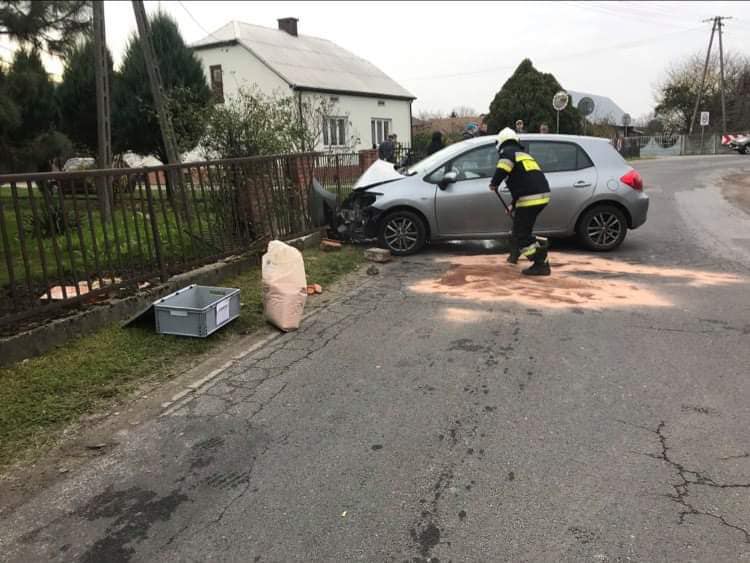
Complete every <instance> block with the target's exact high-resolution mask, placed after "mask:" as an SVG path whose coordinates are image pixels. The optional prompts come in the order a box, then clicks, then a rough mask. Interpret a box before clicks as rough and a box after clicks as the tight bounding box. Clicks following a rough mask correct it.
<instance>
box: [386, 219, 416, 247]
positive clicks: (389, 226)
mask: <svg viewBox="0 0 750 563" xmlns="http://www.w3.org/2000/svg"><path fill="white" fill-rule="evenodd" d="M418 241H419V229H418V228H417V225H416V224H415V223H414V221H412V220H411V219H409V218H408V217H404V216H397V217H394V218H393V219H391V220H389V221H387V222H386V224H385V242H386V244H387V245H388V248H390V249H391V250H394V251H396V252H399V253H405V252H410V251H411V250H413V249H414V247H416V245H417V242H418Z"/></svg>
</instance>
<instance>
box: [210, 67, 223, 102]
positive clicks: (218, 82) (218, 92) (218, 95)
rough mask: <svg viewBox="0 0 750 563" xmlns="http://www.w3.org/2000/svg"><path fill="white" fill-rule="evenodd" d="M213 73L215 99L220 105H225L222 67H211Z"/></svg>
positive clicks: (212, 86) (212, 87)
mask: <svg viewBox="0 0 750 563" xmlns="http://www.w3.org/2000/svg"><path fill="white" fill-rule="evenodd" d="M209 71H210V73H211V91H212V92H213V93H214V98H215V99H216V101H217V102H218V103H220V104H223V103H224V79H223V76H222V72H221V65H211V67H210V68H209Z"/></svg>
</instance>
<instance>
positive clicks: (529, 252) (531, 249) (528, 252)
mask: <svg viewBox="0 0 750 563" xmlns="http://www.w3.org/2000/svg"><path fill="white" fill-rule="evenodd" d="M538 248H539V244H538V243H536V242H535V243H533V244H530V245H529V246H526V247H524V248H522V249H521V256H523V257H524V258H528V257H529V256H533V255H534V254H536V251H537V249H538Z"/></svg>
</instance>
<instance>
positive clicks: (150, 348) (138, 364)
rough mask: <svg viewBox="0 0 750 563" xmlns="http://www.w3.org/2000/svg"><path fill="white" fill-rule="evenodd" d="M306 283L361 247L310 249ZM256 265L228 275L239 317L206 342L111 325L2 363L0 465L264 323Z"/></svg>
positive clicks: (335, 274)
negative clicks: (236, 292)
mask: <svg viewBox="0 0 750 563" xmlns="http://www.w3.org/2000/svg"><path fill="white" fill-rule="evenodd" d="M304 256H305V269H306V272H307V279H308V282H309V283H319V284H321V285H322V286H323V287H327V286H330V285H331V284H332V283H333V282H335V281H336V280H337V279H339V278H340V277H341V276H343V275H345V274H347V273H349V272H351V271H353V270H355V269H356V268H357V267H358V266H359V264H360V263H361V262H362V251H361V250H360V249H357V248H354V247H344V248H343V249H342V250H341V252H332V253H323V252H320V251H319V250H317V249H316V250H307V251H305V253H304ZM260 281H261V272H260V268H253V269H250V270H248V271H247V272H244V273H243V274H241V275H239V276H236V277H234V278H230V279H227V280H225V281H224V282H223V283H222V285H225V286H228V287H238V288H240V290H241V293H240V295H241V299H242V303H243V307H242V309H241V313H240V318H238V319H237V320H235V321H234V322H232V323H231V324H230V325H229V326H227V327H226V328H224V329H222V330H221V331H219V332H217V333H215V334H213V335H212V336H210V337H209V338H207V339H205V340H204V339H191V338H180V337H174V336H160V335H158V334H156V333H155V332H154V330H153V329H147V328H128V329H121V328H119V326H118V325H116V324H115V325H112V326H109V327H107V328H104V329H102V330H100V331H99V332H96V333H94V334H92V335H90V336H87V337H84V338H79V339H77V340H74V341H71V342H70V343H68V344H67V345H66V346H65V347H64V348H60V349H57V350H54V351H51V352H49V353H47V354H44V355H43V356H40V357H38V358H33V359H29V360H26V361H24V362H20V363H17V364H15V365H12V366H9V367H6V368H0V468H2V467H4V466H7V465H9V464H10V463H12V462H13V461H15V460H16V459H19V458H20V457H21V455H22V454H24V453H25V452H27V451H29V449H30V448H42V447H46V446H49V445H50V444H52V443H53V442H54V441H55V439H56V438H57V434H58V432H59V430H61V429H62V428H63V427H64V426H65V425H66V424H70V423H72V422H74V421H76V420H78V419H79V418H80V417H81V416H82V415H85V414H88V413H91V412H94V411H97V410H99V409H102V408H104V407H105V406H106V405H108V404H111V403H112V402H113V401H115V400H116V399H120V398H123V397H125V396H127V394H128V393H130V392H132V391H133V390H134V389H135V388H136V387H137V386H138V384H139V383H141V382H142V381H144V380H147V379H155V380H164V379H168V378H169V377H171V376H173V375H175V374H177V373H179V372H180V370H181V369H183V368H185V367H187V366H188V365H192V364H194V363H195V362H196V360H197V359H199V357H200V356H201V355H204V354H206V353H207V352H209V351H211V350H214V349H216V348H217V347H219V346H221V345H222V343H223V342H226V341H227V339H229V338H231V337H232V336H233V335H238V334H246V333H248V332H251V331H254V330H257V329H258V328H260V327H261V326H263V325H264V323H265V321H264V319H263V307H262V300H261V284H260Z"/></svg>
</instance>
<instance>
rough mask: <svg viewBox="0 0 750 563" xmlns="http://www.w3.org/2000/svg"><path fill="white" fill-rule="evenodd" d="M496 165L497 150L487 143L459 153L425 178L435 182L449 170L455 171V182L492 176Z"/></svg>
mask: <svg viewBox="0 0 750 563" xmlns="http://www.w3.org/2000/svg"><path fill="white" fill-rule="evenodd" d="M496 166H497V151H496V150H495V145H493V144H489V145H485V146H482V147H478V148H476V149H471V150H469V151H466V152H465V153H463V154H460V155H459V156H457V157H456V158H454V159H453V160H450V161H448V162H446V163H445V164H444V165H443V166H441V167H440V168H438V169H437V170H435V171H434V172H433V173H432V174H430V175H429V176H428V177H427V178H425V180H426V181H428V182H430V183H433V184H437V183H438V182H440V180H441V179H442V178H443V176H445V174H446V173H447V172H449V171H454V172H455V173H456V182H461V181H463V180H476V179H478V178H492V176H493V174H494V173H495V167H496Z"/></svg>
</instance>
